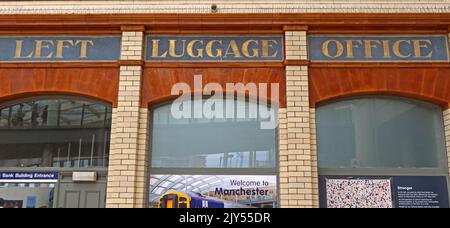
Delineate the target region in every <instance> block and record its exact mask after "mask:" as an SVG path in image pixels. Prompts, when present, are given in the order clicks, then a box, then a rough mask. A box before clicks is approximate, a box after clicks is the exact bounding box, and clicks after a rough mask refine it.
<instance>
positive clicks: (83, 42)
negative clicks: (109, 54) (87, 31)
mask: <svg viewBox="0 0 450 228" xmlns="http://www.w3.org/2000/svg"><path fill="white" fill-rule="evenodd" d="M78 44H81V48H80V58H87V53H88V48H89V45H91V46H92V47H94V41H93V40H77V41H75V45H74V46H77V45H78Z"/></svg>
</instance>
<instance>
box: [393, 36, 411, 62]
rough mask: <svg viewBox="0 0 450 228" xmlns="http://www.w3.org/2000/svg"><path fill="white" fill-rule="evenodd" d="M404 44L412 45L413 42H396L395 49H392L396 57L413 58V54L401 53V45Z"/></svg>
mask: <svg viewBox="0 0 450 228" xmlns="http://www.w3.org/2000/svg"><path fill="white" fill-rule="evenodd" d="M402 43H407V44H411V41H410V40H397V41H395V42H394V45H393V47H392V50H393V51H394V55H395V56H397V57H400V58H408V57H410V56H411V54H408V55H404V54H402V53H401V51H400V45H401V44H402Z"/></svg>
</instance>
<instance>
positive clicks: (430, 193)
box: [319, 176, 449, 208]
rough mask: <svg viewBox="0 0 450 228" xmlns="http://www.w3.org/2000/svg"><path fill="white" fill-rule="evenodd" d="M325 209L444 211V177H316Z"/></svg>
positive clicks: (445, 201)
mask: <svg viewBox="0 0 450 228" xmlns="http://www.w3.org/2000/svg"><path fill="white" fill-rule="evenodd" d="M319 192H320V206H321V207H324V208H325V207H326V208H448V207H449V192H448V187H447V177H445V176H320V178H319Z"/></svg>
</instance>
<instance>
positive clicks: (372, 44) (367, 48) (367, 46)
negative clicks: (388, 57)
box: [364, 40, 381, 59]
mask: <svg viewBox="0 0 450 228" xmlns="http://www.w3.org/2000/svg"><path fill="white" fill-rule="evenodd" d="M377 44H381V42H380V41H379V40H364V56H365V57H366V58H368V59H370V58H372V57H373V56H372V48H376V47H377Z"/></svg>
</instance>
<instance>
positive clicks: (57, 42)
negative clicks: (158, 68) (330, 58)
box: [0, 36, 121, 62]
mask: <svg viewBox="0 0 450 228" xmlns="http://www.w3.org/2000/svg"><path fill="white" fill-rule="evenodd" d="M120 46H121V37H120V36H52V37H46V36H39V37H33V36H31V37H30V36H24V37H0V62H55V61H57V62H79V61H117V60H119V58H120Z"/></svg>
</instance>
